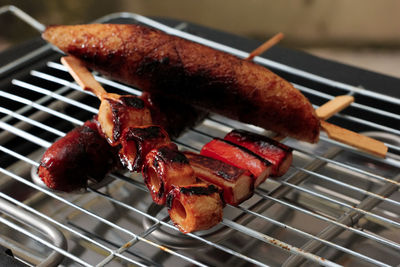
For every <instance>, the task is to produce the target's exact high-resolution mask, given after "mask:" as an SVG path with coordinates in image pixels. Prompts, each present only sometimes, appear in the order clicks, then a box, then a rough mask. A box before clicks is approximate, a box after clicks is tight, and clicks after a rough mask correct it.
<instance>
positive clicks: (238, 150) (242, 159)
mask: <svg viewBox="0 0 400 267" xmlns="http://www.w3.org/2000/svg"><path fill="white" fill-rule="evenodd" d="M200 154H201V155H203V156H207V157H211V158H214V159H218V160H221V161H223V162H225V163H228V164H231V165H233V166H236V167H238V168H241V169H245V170H249V171H250V172H251V174H252V175H253V176H254V177H253V178H254V186H255V187H257V186H258V185H260V184H261V183H262V182H264V181H265V179H267V177H268V176H269V174H270V173H271V167H272V165H271V162H269V161H268V160H266V159H263V158H262V157H260V156H259V155H257V154H255V153H253V152H251V151H250V150H248V149H247V148H244V147H241V146H238V145H236V144H234V143H232V142H229V141H227V140H224V139H220V138H215V139H213V140H212V141H210V142H208V143H207V144H205V145H204V146H203V148H202V149H201V151H200Z"/></svg>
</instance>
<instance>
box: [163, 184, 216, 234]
mask: <svg viewBox="0 0 400 267" xmlns="http://www.w3.org/2000/svg"><path fill="white" fill-rule="evenodd" d="M167 207H168V213H169V216H170V218H171V220H172V221H173V222H174V224H175V225H176V226H177V227H178V228H179V230H180V231H182V232H184V233H190V232H194V231H200V230H206V229H209V228H211V227H213V226H215V225H217V224H218V223H219V222H221V221H222V208H223V203H222V201H221V197H220V191H219V189H218V188H217V187H216V186H214V185H207V184H191V185H185V186H175V187H173V189H172V190H171V191H170V192H169V193H168V197H167Z"/></svg>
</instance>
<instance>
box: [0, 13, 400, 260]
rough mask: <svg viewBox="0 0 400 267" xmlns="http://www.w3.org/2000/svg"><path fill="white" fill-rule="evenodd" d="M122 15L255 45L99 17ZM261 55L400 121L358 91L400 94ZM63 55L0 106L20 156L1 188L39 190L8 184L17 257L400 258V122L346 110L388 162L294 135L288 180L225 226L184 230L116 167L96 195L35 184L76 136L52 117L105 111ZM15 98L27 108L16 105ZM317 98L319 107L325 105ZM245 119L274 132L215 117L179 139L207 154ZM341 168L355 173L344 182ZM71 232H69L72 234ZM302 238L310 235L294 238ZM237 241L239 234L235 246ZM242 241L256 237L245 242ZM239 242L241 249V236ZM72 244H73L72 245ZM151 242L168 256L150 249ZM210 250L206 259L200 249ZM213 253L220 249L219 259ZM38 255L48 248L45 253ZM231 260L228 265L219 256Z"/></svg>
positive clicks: (2, 139)
mask: <svg viewBox="0 0 400 267" xmlns="http://www.w3.org/2000/svg"><path fill="white" fill-rule="evenodd" d="M4 12H12V13H14V14H16V15H17V16H18V17H20V18H22V19H23V20H24V21H26V22H28V23H29V24H30V25H32V26H33V27H35V28H36V29H38V30H39V31H41V30H43V29H44V26H43V25H41V24H40V23H38V22H37V21H35V20H34V19H33V18H31V17H29V15H27V14H25V13H24V12H22V11H21V10H19V9H17V8H15V7H13V6H8V7H4V8H2V9H0V14H2V13H4ZM114 18H128V19H131V20H132V21H134V22H137V23H142V24H145V25H148V26H151V27H155V28H158V29H160V30H163V31H165V32H167V33H169V34H173V35H177V36H180V37H182V38H186V39H189V40H192V41H195V42H199V43H202V44H205V45H208V46H211V47H213V48H215V49H219V50H223V51H225V52H228V53H231V54H234V55H236V56H239V57H243V58H245V57H247V56H248V53H247V52H244V51H241V50H237V49H235V48H233V47H230V46H226V45H223V44H220V43H216V42H213V41H211V40H208V39H204V38H202V37H199V36H196V35H193V34H190V33H187V32H184V31H182V29H184V28H185V24H179V25H177V26H176V27H175V28H171V27H168V26H166V25H164V24H161V23H159V22H157V21H154V20H152V19H149V18H146V17H143V16H140V15H137V14H131V13H118V14H112V15H109V16H107V17H104V18H101V19H100V20H99V22H104V21H110V20H112V19H114ZM50 50H51V47H50V46H49V45H44V46H43V47H40V48H39V49H38V50H35V51H33V52H31V53H30V54H28V55H27V56H26V57H22V58H20V59H19V60H17V61H14V62H12V63H10V64H8V65H6V66H3V67H1V68H0V75H1V74H4V73H6V72H9V71H10V70H12V69H14V68H16V67H21V66H23V64H24V63H25V62H26V61H27V60H29V59H31V58H33V57H41V55H42V54H43V53H44V52H48V51H50ZM254 60H255V62H257V63H259V64H261V65H264V66H266V67H269V68H272V69H274V70H278V71H280V72H282V73H289V74H291V75H295V76H298V77H301V78H303V79H307V80H309V81H313V82H317V83H319V84H323V85H325V86H329V87H332V88H335V89H339V90H341V91H343V92H346V93H347V94H351V95H355V97H356V102H355V103H353V104H352V105H351V107H352V108H356V109H359V110H361V111H368V112H372V113H375V114H378V115H379V116H383V117H388V118H391V119H393V120H395V121H397V122H398V123H399V124H400V122H399V121H400V116H399V114H396V112H393V111H390V110H381V109H379V108H376V107H373V106H369V105H366V104H364V103H358V102H357V96H363V97H367V98H372V99H376V100H379V101H383V102H387V103H390V104H391V105H394V106H396V107H399V106H400V100H399V99H397V98H395V97H392V96H389V95H384V94H380V93H377V92H372V91H369V90H364V89H362V88H358V87H354V86H351V85H349V84H345V83H341V82H337V81H333V80H330V79H327V78H323V77H320V76H318V75H315V74H312V73H308V72H305V71H302V70H299V69H296V68H293V67H290V66H287V65H284V64H281V63H278V62H274V61H271V60H268V59H266V58H262V57H256V58H255V59H254ZM57 62H58V61H57V60H50V61H48V62H47V63H45V66H42V67H41V68H40V69H39V68H38V69H31V70H30V74H29V76H30V77H29V79H27V80H23V79H13V80H12V81H11V85H10V86H12V88H16V91H18V94H17V93H13V92H7V91H3V90H0V98H1V99H3V100H4V101H7V103H12V104H11V105H10V104H7V105H4V106H3V104H1V105H0V114H1V115H2V117H1V119H0V128H1V129H2V130H3V131H2V132H0V151H1V153H3V154H4V155H7V156H9V157H11V158H13V159H14V161H13V163H12V164H11V165H10V166H7V167H0V172H1V177H2V178H1V180H2V181H4V183H2V184H0V189H3V188H5V187H6V186H7V184H12V186H13V187H15V186H20V187H21V188H23V189H25V188H28V189H29V191H30V195H29V197H26V198H23V199H19V197H15V196H14V195H12V194H10V193H9V191H7V190H4V192H3V190H1V191H0V211H1V213H2V214H3V216H1V217H0V222H1V225H3V226H4V227H3V228H0V229H1V231H0V243H1V244H7V243H8V244H12V246H13V247H14V248H15V251H18V253H17V254H16V255H17V257H18V258H20V259H21V260H23V261H25V262H30V263H31V264H42V265H43V266H45V265H51V264H53V265H56V264H60V262H61V264H66V265H74V264H80V265H84V266H92V265H97V266H105V265H116V266H119V265H129V264H132V265H138V266H148V265H173V264H176V262H177V263H178V264H185V265H189V264H193V265H199V266H207V265H224V266H225V265H226V264H231V263H235V265H260V266H268V265H285V266H298V265H299V264H307V265H310V264H317V265H325V266H338V265H346V264H353V265H358V264H362V265H379V266H391V265H397V264H400V257H399V252H400V234H399V232H400V231H399V228H400V212H399V210H400V209H399V207H398V206H400V194H399V186H400V157H399V156H398V155H399V154H400V141H399V139H400V137H399V136H400V130H399V128H398V127H397V126H398V125H399V124H397V126H396V125H393V126H392V127H389V126H385V125H381V124H380V123H379V122H377V121H372V120H368V119H367V118H364V117H358V116H354V115H351V114H350V115H349V114H346V113H345V112H344V113H340V114H337V115H335V117H336V118H340V119H343V120H347V121H349V122H354V123H359V124H363V125H366V126H368V127H371V128H373V129H375V130H376V131H378V133H369V134H371V135H372V136H373V137H376V138H382V139H383V140H384V141H385V143H386V144H387V146H388V147H389V149H390V153H389V154H388V157H387V158H386V159H377V158H375V157H372V156H369V155H366V154H365V153H363V152H360V151H358V150H355V149H354V148H352V147H349V146H347V145H344V144H342V143H338V142H336V141H333V140H330V139H329V138H327V137H326V136H325V135H323V134H322V135H321V138H320V139H321V141H320V143H319V144H317V145H309V144H304V143H301V142H297V141H295V140H290V139H287V140H285V141H284V142H285V143H287V144H288V145H290V146H292V147H293V148H294V149H295V152H294V156H295V160H294V164H293V166H292V167H291V168H290V170H289V172H288V173H287V174H286V175H285V176H283V177H281V178H280V179H275V180H273V179H269V180H267V182H266V183H265V184H263V186H261V187H260V188H258V189H256V191H255V196H254V197H253V198H252V199H250V200H249V201H246V202H245V203H243V204H242V205H240V206H239V207H227V208H226V209H225V211H226V215H225V217H224V219H223V222H222V223H221V224H220V225H219V226H218V227H217V228H216V229H212V230H210V231H206V232H204V233H203V232H202V233H195V234H188V235H186V236H184V237H182V235H181V234H179V231H178V230H177V228H176V227H175V226H173V225H172V223H171V222H170V221H169V218H168V216H167V215H166V212H165V209H163V210H161V211H159V213H156V214H152V212H150V210H151V209H150V206H151V205H150V203H151V201H149V199H148V198H147V199H146V197H145V195H146V188H145V186H144V185H143V183H142V182H141V181H140V177H136V176H134V177H130V175H129V174H110V175H109V176H110V177H109V178H111V179H112V180H113V181H112V182H111V183H110V184H108V185H106V186H103V187H101V188H96V187H94V186H90V187H89V188H88V192H86V193H84V194H71V195H64V194H58V193H55V192H52V191H49V190H48V189H46V188H44V187H42V186H41V185H39V184H37V183H35V182H34V181H35V180H31V179H30V173H31V172H29V176H26V172H24V171H21V169H26V168H29V170H30V169H31V167H33V170H35V168H36V167H37V166H38V164H39V163H38V159H39V158H40V155H41V153H43V151H44V149H45V148H48V147H49V146H50V145H51V143H52V141H54V140H55V139H56V138H58V137H61V136H63V135H65V133H66V130H62V129H60V128H59V127H55V126H54V125H51V124H49V119H52V118H53V119H54V118H57V119H58V120H62V121H67V122H69V124H70V126H71V127H72V126H73V125H82V124H83V122H84V120H83V119H82V118H81V117H74V116H73V115H71V114H74V113H73V112H65V110H67V109H70V108H72V109H74V110H78V111H79V112H80V113H84V114H85V116H86V118H89V117H90V116H92V115H94V114H96V113H97V106H96V105H98V103H97V102H96V101H95V97H94V96H92V95H91V94H90V93H88V92H86V91H83V90H82V89H81V88H80V87H79V86H78V85H77V84H76V83H74V82H72V79H71V78H66V77H68V76H67V74H66V69H65V68H64V67H63V66H62V65H61V64H59V63H57ZM42 69H44V70H42ZM48 72H49V73H50V74H49V73H48ZM95 77H96V79H97V80H98V81H99V82H100V83H102V84H103V85H104V86H107V87H108V88H109V89H110V90H115V91H117V92H125V93H129V94H136V95H139V94H140V93H141V92H140V91H139V90H137V89H135V88H131V87H128V86H126V85H123V84H120V83H117V82H114V81H111V80H108V79H106V78H104V77H101V76H98V75H95ZM31 80H33V82H32V81H31ZM39 80H40V81H41V82H42V83H45V84H51V86H49V87H51V89H50V88H44V87H41V86H38V85H37V81H39ZM294 85H295V87H297V88H298V89H299V90H301V91H302V92H303V93H306V94H310V95H314V96H317V97H319V98H322V99H325V100H326V101H327V100H329V99H332V98H333V97H335V95H334V94H329V93H327V92H323V91H319V90H317V89H315V88H311V87H307V86H304V85H302V84H297V83H294ZM28 92H30V93H32V94H34V95H35V97H34V100H32V99H30V98H28V97H25V94H30V93H28ZM88 99H89V100H88ZM90 99H92V100H90ZM3 100H1V101H0V103H3V102H2V101H3ZM13 103H15V106H19V107H18V108H13V107H12V106H13V105H14V104H13ZM10 106H11V107H10ZM314 106H315V107H318V105H317V104H315V105H314ZM236 127H239V128H246V129H250V130H252V131H256V132H261V133H264V134H268V132H265V131H263V130H262V129H259V128H257V127H253V126H250V125H244V124H241V123H238V122H235V121H231V120H227V119H226V118H223V117H221V116H218V115H215V114H212V115H210V116H209V117H207V118H206V119H205V120H204V121H203V122H201V123H200V124H199V125H197V126H195V127H194V128H192V129H189V130H188V131H187V132H185V133H184V134H183V135H182V136H181V137H179V138H177V139H176V140H175V142H176V143H177V144H178V145H179V146H180V147H181V148H183V149H190V150H198V149H199V148H201V145H202V144H204V143H205V142H207V141H208V140H210V139H211V138H212V137H213V136H223V134H224V133H226V132H227V131H229V130H230V129H232V128H236ZM32 129H34V130H32ZM43 133H46V134H44V135H43ZM43 136H44V137H43ZM13 139H17V140H18V142H22V141H23V142H26V143H29V144H30V145H32V146H33V147H35V149H34V152H32V153H28V154H24V153H20V152H18V151H14V150H13V149H10V148H9V147H8V145H7V142H9V141H10V140H13ZM354 162H356V163H354ZM33 173H34V171H33ZM33 176H34V175H33ZM340 176H344V177H345V178H349V180H344V179H341V178H340ZM350 178H351V179H352V180H350ZM360 184H361V186H360ZM2 186H3V187H2ZM23 189H22V190H23ZM129 190H132V191H133V192H135V194H138V195H139V196H143V199H144V200H143V201H137V200H135V199H134V200H132V199H130V198H129V197H126V198H122V197H119V196H120V195H129V194H130V192H131V191H129ZM132 201H133V202H134V203H133V204H132V203H131V202H132ZM39 202H40V203H42V202H45V203H51V204H45V205H44V206H45V208H43V206H41V205H38V203H39ZM98 202H100V203H101V204H104V205H108V206H110V207H111V209H107V212H111V211H112V209H115V212H116V213H118V216H116V215H113V216H111V217H110V218H109V217H108V216H106V215H105V214H104V213H106V211H105V210H104V209H99V208H98V207H96V203H98ZM47 205H50V207H48V206H47ZM121 210H122V211H121ZM279 210H285V216H283V215H282V216H283V217H282V216H281V217H282V218H284V219H282V218H281V217H280V216H278V215H276V214H278V213H280V211H279ZM286 210H287V211H286ZM13 211H14V213H15V211H18V212H20V213H21V214H22V213H23V214H24V215H22V216H20V217H22V218H23V220H22V219H21V218H19V217H18V216H17V215H15V214H14V213H13ZM132 214H134V215H135V216H139V217H140V218H141V220H143V224H142V225H133V226H132V225H131V224H134V223H132V222H131V221H134V219H132V218H130V217H129V216H133V215H132ZM125 215H126V216H128V217H127V218H123V219H122V220H121V218H120V217H124V216H125ZM290 216H294V217H296V218H297V217H299V218H302V219H304V220H305V221H304V222H306V223H304V224H307V223H308V222H310V221H311V222H314V221H318V222H319V223H321V224H322V226H318V227H317V228H318V229H315V230H313V229H310V228H308V227H306V225H304V226H303V225H302V222H301V221H300V222H299V221H291V220H288V219H287V218H288V217H290ZM82 218H83V219H87V220H88V222H85V223H84V224H82V225H79V223H76V222H75V219H76V220H78V221H79V220H81V219H82ZM130 220H131V221H130ZM141 220H139V221H141ZM34 222H35V223H38V224H40V223H41V222H42V225H43V228H44V229H45V231H44V233H43V232H42V233H39V232H36V231H32V230H31V228H32V227H33V225H34ZM90 223H92V224H95V225H99V226H98V227H102V228H105V229H108V230H107V231H105V233H106V234H105V236H100V235H99V234H98V233H97V230H96V231H94V232H90V230H88V229H89V228H90V227H89V226H88V227H87V228H86V224H90ZM1 225H0V226H1ZM131 227H132V228H131ZM277 229H278V230H277ZM305 229H307V230H305ZM10 231H15V232H17V233H19V234H21V235H22V236H24V237H25V238H26V239H29V240H32V242H34V245H35V246H38V247H43V248H42V251H41V252H42V254H41V255H47V256H48V257H46V258H41V257H39V256H38V255H35V251H33V249H32V246H30V245H29V244H28V245H27V247H28V248H27V249H26V250H24V248H21V247H19V244H14V243H13V242H11V241H10V240H8V239H7V238H9V237H2V234H4V235H5V236H7V233H9V232H10ZM59 232H61V233H62V234H61V235H63V236H60V234H59ZM57 233H58V234H57ZM349 236H350V238H349ZM291 237H298V239H296V240H294V239H293V240H292V239H291ZM174 238H177V239H176V241H171V243H168V242H169V241H168V240H175V239H174ZM227 239H229V240H230V242H225V240H227ZM241 239H243V240H245V242H247V243H246V244H242V242H240V240H241ZM346 239H349V240H346ZM22 240H23V241H24V240H25V239H22ZM352 240H356V241H352ZM234 241H236V242H238V244H239V245H238V246H235V244H232V242H234ZM358 241H359V242H360V244H366V246H372V247H374V248H375V247H378V248H379V249H380V250H379V252H381V253H382V255H383V256H382V255H381V256H380V255H379V253H377V254H373V255H371V254H370V253H365V251H368V252H369V251H370V250H366V249H358V248H357V245H355V246H354V244H350V243H351V242H358ZM10 242H11V243H10ZM15 243H17V242H15ZM22 243H23V242H22ZM64 243H68V248H67V247H66V246H65V245H64ZM186 245H187V247H186V248H184V247H185V246H186ZM82 248H85V250H87V251H90V252H93V254H95V257H93V256H88V255H86V254H85V253H81V251H80V250H81V249H82ZM31 250H32V251H31ZM147 250H148V251H152V252H153V254H155V255H156V256H154V255H152V256H149V254H150V253H147ZM202 250H203V252H204V253H203V254H205V255H199V254H201V253H202ZM24 251H25V252H24ZM27 251H29V253H28V252H27ZM207 253H210V256H209V257H207ZM269 253H270V255H268V254H269ZM27 254H29V255H27ZM36 254H39V255H40V253H38V251H36ZM264 254H267V255H264ZM219 256H220V257H221V258H222V262H218V257H219ZM274 256H276V258H277V259H276V260H275V259H274ZM215 257H216V258H215Z"/></svg>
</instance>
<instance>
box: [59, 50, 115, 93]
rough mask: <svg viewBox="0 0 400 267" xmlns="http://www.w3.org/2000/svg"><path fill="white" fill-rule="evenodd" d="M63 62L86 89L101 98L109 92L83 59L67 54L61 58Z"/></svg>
mask: <svg viewBox="0 0 400 267" xmlns="http://www.w3.org/2000/svg"><path fill="white" fill-rule="evenodd" d="M61 63H62V64H63V65H64V66H65V67H67V69H68V72H69V73H70V74H71V76H72V77H73V78H74V80H75V81H76V82H77V83H78V84H79V86H80V87H82V88H83V89H84V90H87V91H90V92H92V93H93V94H95V95H96V96H97V97H98V98H99V99H100V100H102V99H103V97H104V96H106V95H107V94H108V93H107V92H106V90H104V88H103V87H102V86H101V84H100V83H99V82H98V81H96V79H95V78H94V76H93V75H92V73H91V72H90V71H89V70H88V69H87V68H86V66H85V64H84V63H83V62H82V61H81V60H79V59H77V58H76V57H73V56H67V57H62V58H61Z"/></svg>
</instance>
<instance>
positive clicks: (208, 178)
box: [184, 152, 254, 206]
mask: <svg viewBox="0 0 400 267" xmlns="http://www.w3.org/2000/svg"><path fill="white" fill-rule="evenodd" d="M184 154H185V156H186V157H187V158H188V160H189V163H190V166H192V168H193V170H194V173H195V175H196V177H197V178H199V179H201V180H203V181H204V182H206V183H210V184H213V185H216V186H218V187H219V188H221V189H222V192H223V200H224V202H225V203H227V204H230V205H234V206H236V205H239V204H240V203H242V202H243V201H245V200H246V199H248V198H250V197H251V196H252V195H253V189H254V179H253V178H252V176H251V174H250V173H249V172H248V171H247V170H244V169H240V168H237V167H235V166H233V165H230V164H227V163H225V162H222V161H220V160H216V159H213V158H210V157H206V156H202V155H199V154H196V153H193V152H184Z"/></svg>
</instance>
